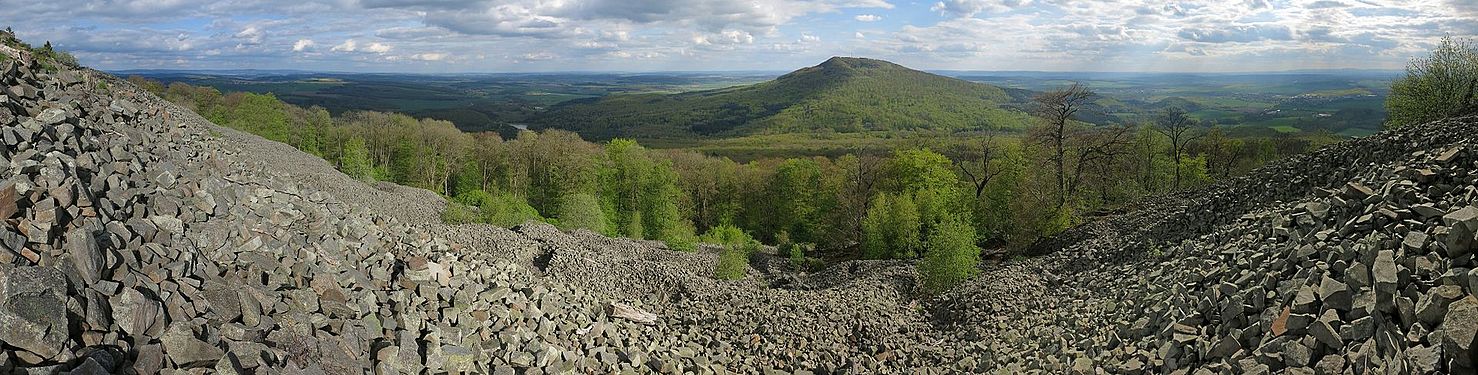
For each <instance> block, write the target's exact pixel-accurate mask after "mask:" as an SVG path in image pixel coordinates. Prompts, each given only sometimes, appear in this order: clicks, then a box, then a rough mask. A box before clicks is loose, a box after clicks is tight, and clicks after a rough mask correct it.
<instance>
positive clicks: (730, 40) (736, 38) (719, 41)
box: [693, 30, 754, 45]
mask: <svg viewBox="0 0 1478 375" xmlns="http://www.w3.org/2000/svg"><path fill="white" fill-rule="evenodd" d="M751 43H754V35H753V34H750V33H749V32H748V31H744V30H724V31H722V32H719V33H716V34H698V35H694V36H693V44H697V45H732V44H751Z"/></svg>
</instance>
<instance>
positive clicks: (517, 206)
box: [479, 193, 544, 228]
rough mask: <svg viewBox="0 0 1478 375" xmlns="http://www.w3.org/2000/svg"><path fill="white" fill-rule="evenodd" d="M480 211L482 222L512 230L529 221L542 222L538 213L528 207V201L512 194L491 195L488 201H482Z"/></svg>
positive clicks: (531, 207)
mask: <svg viewBox="0 0 1478 375" xmlns="http://www.w3.org/2000/svg"><path fill="white" fill-rule="evenodd" d="M479 208H481V209H482V222H484V223H488V224H492V225H496V226H500V227H505V228H512V227H516V226H519V225H523V223H525V222H529V221H543V220H544V218H542V217H540V216H539V211H537V210H535V209H534V207H533V206H529V203H528V201H526V200H524V199H523V198H519V197H517V196H515V195H513V194H508V193H500V194H497V195H493V196H492V198H490V199H484V200H483V202H482V204H481V205H479Z"/></svg>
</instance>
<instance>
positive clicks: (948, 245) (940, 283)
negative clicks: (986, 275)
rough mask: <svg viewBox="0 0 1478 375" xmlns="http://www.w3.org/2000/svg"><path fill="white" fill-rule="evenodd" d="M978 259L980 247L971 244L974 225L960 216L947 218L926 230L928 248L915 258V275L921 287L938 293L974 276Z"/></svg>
mask: <svg viewBox="0 0 1478 375" xmlns="http://www.w3.org/2000/svg"><path fill="white" fill-rule="evenodd" d="M979 261H980V248H979V247H976V246H975V228H974V227H971V226H970V224H969V223H968V222H966V221H964V220H960V219H958V218H953V217H951V218H947V219H945V220H944V221H942V222H940V223H939V225H937V226H936V227H935V230H934V231H933V232H932V233H930V234H929V241H928V251H927V252H925V253H924V260H923V261H921V262H919V275H920V276H922V277H923V280H924V289H925V290H926V291H928V292H929V293H940V292H943V291H945V290H948V289H949V288H952V287H954V286H955V285H959V283H961V282H964V281H965V280H968V279H970V278H971V277H974V276H975V275H976V274H978V273H979V272H980V270H979V269H978V268H976V265H977V263H979Z"/></svg>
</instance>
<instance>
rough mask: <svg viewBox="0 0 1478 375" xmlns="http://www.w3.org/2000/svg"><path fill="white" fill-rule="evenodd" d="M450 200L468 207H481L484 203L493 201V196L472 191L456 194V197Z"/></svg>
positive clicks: (479, 191)
mask: <svg viewBox="0 0 1478 375" xmlns="http://www.w3.org/2000/svg"><path fill="white" fill-rule="evenodd" d="M452 200H453V201H456V202H457V203H461V204H465V205H468V206H477V207H482V205H483V204H484V203H486V202H490V201H492V200H493V195H492V194H488V192H486V191H482V190H472V191H468V192H464V193H462V194H457V197H456V198H452Z"/></svg>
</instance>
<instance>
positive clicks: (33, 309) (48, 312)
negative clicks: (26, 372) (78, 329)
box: [0, 266, 73, 359]
mask: <svg viewBox="0 0 1478 375" xmlns="http://www.w3.org/2000/svg"><path fill="white" fill-rule="evenodd" d="M66 290H67V279H66V277H65V276H63V275H62V273H61V271H58V270H57V269H55V268H52V267H40V266H37V267H6V266H0V327H5V328H4V329H0V341H3V342H5V343H6V344H8V345H10V346H14V347H17V348H21V349H24V350H26V351H28V352H30V353H32V354H34V355H36V356H39V357H40V358H43V359H49V358H55V357H57V356H58V355H60V354H62V351H63V350H64V349H66V346H67V340H68V339H69V338H71V337H72V335H73V332H72V329H73V328H72V325H71V324H69V322H68V319H67V302H66V301H67V296H66V293H67V292H66Z"/></svg>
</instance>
